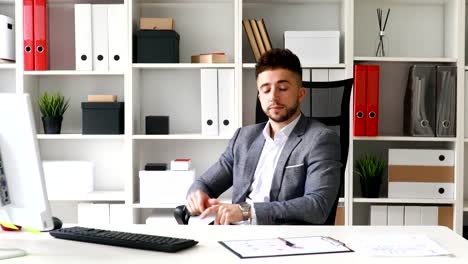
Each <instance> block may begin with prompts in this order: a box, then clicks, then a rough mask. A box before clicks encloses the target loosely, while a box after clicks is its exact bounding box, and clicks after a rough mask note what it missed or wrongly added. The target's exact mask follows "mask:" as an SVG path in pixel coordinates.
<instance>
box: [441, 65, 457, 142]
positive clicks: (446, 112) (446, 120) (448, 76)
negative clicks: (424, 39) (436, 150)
mask: <svg viewBox="0 0 468 264" xmlns="http://www.w3.org/2000/svg"><path fill="white" fill-rule="evenodd" d="M436 72H437V86H436V89H437V91H436V98H437V107H436V111H437V115H436V135H437V136H438V137H454V136H455V134H456V110H457V67H455V66H437V70H436Z"/></svg>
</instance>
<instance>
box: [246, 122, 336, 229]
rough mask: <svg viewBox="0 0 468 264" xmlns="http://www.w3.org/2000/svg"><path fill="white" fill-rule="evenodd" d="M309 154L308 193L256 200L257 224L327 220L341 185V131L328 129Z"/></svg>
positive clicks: (316, 222)
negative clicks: (339, 132) (271, 199)
mask: <svg viewBox="0 0 468 264" xmlns="http://www.w3.org/2000/svg"><path fill="white" fill-rule="evenodd" d="M303 143H305V142H303ZM301 147H302V148H304V147H307V148H309V149H310V151H309V152H308V155H306V158H305V159H306V160H305V161H306V162H307V163H306V164H307V170H306V179H305V186H304V195H303V196H302V197H297V198H294V199H291V200H287V201H273V202H265V203H254V207H255V213H256V216H257V224H260V225H261V224H263V225H268V224H287V223H305V224H323V223H324V222H325V221H326V219H327V217H328V215H329V213H330V211H331V209H332V207H333V204H334V202H335V200H336V198H337V197H338V191H339V186H340V178H341V177H340V171H341V170H340V168H341V162H340V141H339V137H338V135H337V134H336V133H335V132H333V131H332V130H329V129H324V130H323V131H322V132H321V133H320V134H319V135H318V136H317V137H316V139H315V140H314V142H313V143H310V142H307V143H306V144H302V145H301Z"/></svg>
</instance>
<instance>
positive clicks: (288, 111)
mask: <svg viewBox="0 0 468 264" xmlns="http://www.w3.org/2000/svg"><path fill="white" fill-rule="evenodd" d="M280 106H283V107H284V105H280ZM298 108H299V101H297V102H296V104H294V105H293V106H291V107H289V108H286V114H283V115H280V116H278V117H273V116H272V115H270V113H269V110H268V108H267V110H266V111H265V110H263V112H264V113H265V114H266V115H267V116H268V117H269V118H270V119H271V120H273V121H275V122H278V123H282V122H284V121H287V120H289V119H290V118H291V117H292V116H293V115H294V114H295V113H296V112H297V109H298ZM273 111H275V110H273ZM281 111H282V110H281Z"/></svg>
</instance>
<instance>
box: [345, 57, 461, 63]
mask: <svg viewBox="0 0 468 264" xmlns="http://www.w3.org/2000/svg"><path fill="white" fill-rule="evenodd" d="M354 61H355V62H363V61H375V62H379V61H382V62H457V59H456V58H418V57H354Z"/></svg>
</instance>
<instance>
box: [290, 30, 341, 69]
mask: <svg viewBox="0 0 468 264" xmlns="http://www.w3.org/2000/svg"><path fill="white" fill-rule="evenodd" d="M284 47H285V48H287V49H290V50H291V51H292V52H293V53H294V54H296V55H297V56H298V57H299V59H300V61H301V64H302V65H306V64H338V63H340V32H339V31H285V32H284Z"/></svg>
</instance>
